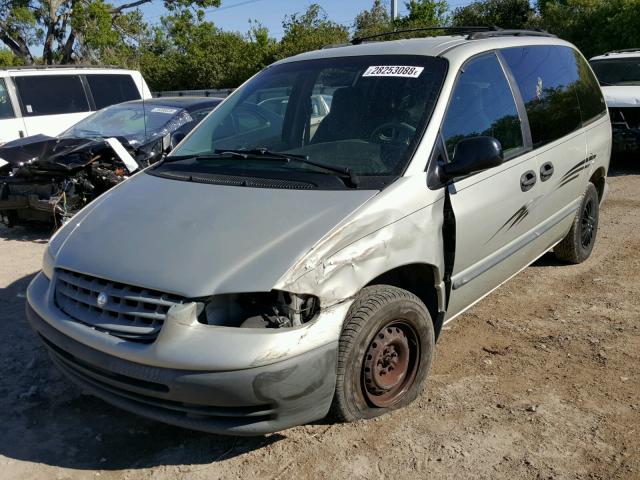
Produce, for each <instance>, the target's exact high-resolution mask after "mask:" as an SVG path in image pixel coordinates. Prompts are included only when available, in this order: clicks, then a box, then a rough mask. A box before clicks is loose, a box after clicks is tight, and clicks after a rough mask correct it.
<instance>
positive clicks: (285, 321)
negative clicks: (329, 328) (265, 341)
mask: <svg viewBox="0 0 640 480" xmlns="http://www.w3.org/2000/svg"><path fill="white" fill-rule="evenodd" d="M197 305H198V321H199V322H200V323H204V324H205V325H217V326H222V327H241V328H291V327H298V326H300V325H303V324H305V323H308V322H310V321H311V320H313V319H314V318H315V316H316V315H317V313H318V310H319V309H320V302H319V300H318V298H317V297H315V296H313V295H299V294H296V293H290V292H283V291H280V290H272V291H271V292H256V293H235V294H225V295H214V296H212V297H210V298H208V299H207V300H204V301H202V300H201V301H198V302H197Z"/></svg>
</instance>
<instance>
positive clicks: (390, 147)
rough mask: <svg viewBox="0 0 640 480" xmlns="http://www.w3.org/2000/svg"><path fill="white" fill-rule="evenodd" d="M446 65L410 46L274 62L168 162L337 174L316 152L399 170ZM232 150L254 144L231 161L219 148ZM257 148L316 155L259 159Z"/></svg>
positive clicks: (373, 168) (361, 171)
mask: <svg viewBox="0 0 640 480" xmlns="http://www.w3.org/2000/svg"><path fill="white" fill-rule="evenodd" d="M446 68H447V63H446V60H444V59H442V58H434V57H423V56H409V55H394V56H360V57H340V58H326V59H320V60H307V61H299V62H291V63H284V64H280V65H275V66H272V67H269V68H267V69H265V70H264V71H263V72H261V73H260V74H259V75H258V76H256V77H255V78H254V79H253V80H251V81H250V82H248V83H247V84H246V85H245V86H244V87H242V88H241V89H239V90H238V91H236V92H235V93H234V94H233V95H232V96H231V97H230V98H229V99H228V100H227V101H226V102H225V103H223V104H222V105H221V106H220V107H219V108H218V109H217V110H215V111H214V112H213V113H212V114H211V115H210V116H209V117H208V118H207V119H206V120H204V121H203V122H202V123H201V124H200V125H199V126H198V127H197V128H196V129H195V130H194V131H193V132H192V134H191V135H190V136H189V137H188V138H187V139H186V140H185V141H183V142H182V143H181V144H180V145H179V146H178V148H177V149H176V150H174V151H173V152H172V154H171V156H170V157H168V159H167V162H166V165H165V167H166V168H171V167H170V166H171V165H175V168H181V169H184V167H185V166H187V165H193V166H194V167H195V166H197V167H198V170H199V171H202V168H207V169H208V170H211V171H213V170H215V171H218V170H219V169H220V168H222V167H224V168H226V169H229V168H234V167H238V168H240V165H241V166H242V172H243V173H242V174H243V175H245V174H247V173H248V172H249V174H250V171H251V169H252V168H255V169H259V170H260V172H261V174H262V175H264V173H265V171H267V172H269V171H279V172H282V171H283V170H285V171H287V172H293V171H297V173H299V172H300V171H308V172H312V173H316V174H317V173H319V172H321V173H323V174H325V175H328V174H336V172H335V171H334V172H331V171H330V170H329V169H327V168H324V169H323V168H318V167H317V166H314V165H313V164H312V163H311V162H316V163H319V164H322V165H325V166H329V167H332V168H333V167H337V168H339V169H342V171H350V172H353V173H354V174H357V175H358V176H359V177H362V176H394V175H399V174H400V173H401V172H402V171H403V169H404V167H405V166H406V164H407V162H408V160H409V158H410V156H411V154H412V153H413V150H414V149H415V146H416V144H417V142H418V141H419V137H420V135H421V133H422V131H423V129H424V127H425V125H426V124H427V122H428V120H429V117H430V116H431V113H432V110H433V105H434V103H435V100H436V98H437V96H438V94H439V92H440V88H441V85H442V82H443V79H444V75H445V72H446ZM228 150H234V151H238V150H240V151H253V152H254V153H253V154H251V155H238V154H237V152H236V155H233V156H231V155H229V158H228V159H226V160H227V161H225V162H222V161H221V160H220V158H219V157H221V156H224V153H225V152H228ZM258 150H259V151H261V153H263V154H264V152H269V153H268V155H271V156H272V155H273V154H287V155H295V156H298V158H299V159H307V160H309V162H304V161H302V160H299V161H295V159H294V158H289V160H290V161H288V162H277V161H269V162H267V161H260V160H264V158H263V159H260V158H257V157H259V156H260V155H256V154H255V152H256V151H258ZM207 155H209V156H210V157H209V158H208V159H206V160H205V159H203V158H202V157H204V156H207ZM212 155H216V156H217V157H216V158H215V159H214V158H212V157H211V156H212ZM194 156H199V157H200V158H193V157H194ZM263 156H264V155H263ZM223 164H224V165H223ZM234 173H236V172H234Z"/></svg>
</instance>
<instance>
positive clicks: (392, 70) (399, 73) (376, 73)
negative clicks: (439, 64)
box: [362, 65, 424, 78]
mask: <svg viewBox="0 0 640 480" xmlns="http://www.w3.org/2000/svg"><path fill="white" fill-rule="evenodd" d="M423 70H424V67H410V66H402V65H379V66H371V67H369V68H367V70H366V71H365V72H364V73H363V74H362V76H363V77H407V78H418V77H419V76H420V74H421V73H422V71H423Z"/></svg>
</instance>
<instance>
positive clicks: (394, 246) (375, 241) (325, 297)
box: [275, 175, 444, 306]
mask: <svg viewBox="0 0 640 480" xmlns="http://www.w3.org/2000/svg"><path fill="white" fill-rule="evenodd" d="M390 205H393V208H389V206H390ZM443 206H444V195H443V194H442V193H437V192H433V191H431V190H429V189H427V188H426V180H425V178H424V177H423V176H422V175H417V176H413V177H403V178H401V179H399V180H398V181H397V182H395V183H394V184H393V185H392V186H390V187H388V189H386V190H385V191H383V192H382V193H380V194H379V195H377V196H376V197H375V198H373V199H371V200H370V201H369V202H367V203H366V204H365V205H364V206H363V207H361V208H360V209H359V210H357V211H355V212H354V213H353V214H352V215H351V216H350V217H348V218H347V219H345V221H344V222H342V223H341V224H340V225H338V226H337V227H336V228H335V229H333V230H332V231H331V232H329V233H328V234H327V235H325V237H324V238H323V239H322V240H320V241H319V242H318V243H317V244H316V245H315V246H314V247H313V248H312V249H311V250H310V251H309V252H308V253H307V255H305V256H304V257H303V258H302V259H301V260H300V261H299V262H297V263H296V264H295V265H294V266H293V267H292V268H291V269H290V270H289V271H288V272H287V273H286V274H285V275H284V276H283V277H282V278H281V279H280V281H279V282H278V283H277V284H276V286H275V288H278V289H284V290H288V291H292V292H296V293H307V294H313V295H316V296H318V297H319V298H320V301H321V305H322V306H328V305H334V304H337V303H340V302H343V301H344V300H345V299H348V298H352V297H354V296H355V295H356V294H357V293H358V292H359V291H360V290H361V289H362V288H363V287H365V286H366V285H367V284H369V283H370V282H371V281H372V280H373V279H375V278H376V277H378V276H380V275H382V274H384V273H386V272H389V271H391V270H393V269H394V268H397V267H401V266H404V265H410V264H416V263H419V264H427V265H431V266H432V267H433V268H434V269H435V270H436V271H437V272H438V273H437V274H436V275H435V277H436V280H437V282H438V283H440V282H441V280H442V278H441V277H442V273H441V272H443V271H444V265H443V260H442V251H443V240H442V222H443V215H442V211H443ZM406 212H411V213H409V214H406ZM435 286H436V285H434V287H435Z"/></svg>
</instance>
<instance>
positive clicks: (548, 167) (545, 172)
mask: <svg viewBox="0 0 640 480" xmlns="http://www.w3.org/2000/svg"><path fill="white" fill-rule="evenodd" d="M552 175H553V163H551V162H547V163H544V164H542V166H541V167H540V180H541V181H543V182H546V181H547V180H549V179H550V178H551V176H552Z"/></svg>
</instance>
